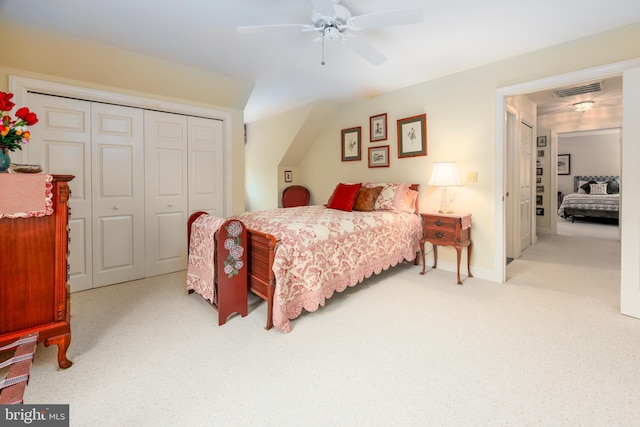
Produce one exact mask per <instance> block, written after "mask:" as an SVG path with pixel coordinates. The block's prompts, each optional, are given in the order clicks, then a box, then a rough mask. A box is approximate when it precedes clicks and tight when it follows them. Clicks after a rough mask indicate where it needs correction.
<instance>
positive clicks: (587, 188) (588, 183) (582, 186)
mask: <svg viewBox="0 0 640 427" xmlns="http://www.w3.org/2000/svg"><path fill="white" fill-rule="evenodd" d="M580 183H583V184H580ZM578 184H580V187H578V193H586V194H590V193H591V184H597V182H596V181H594V180H591V181H580V182H579V183H578ZM580 190H582V191H580Z"/></svg>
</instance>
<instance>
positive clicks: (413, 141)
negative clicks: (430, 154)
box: [398, 114, 427, 157]
mask: <svg viewBox="0 0 640 427" xmlns="http://www.w3.org/2000/svg"><path fill="white" fill-rule="evenodd" d="M426 155H427V115H426V114H421V115H419V116H413V117H407V118H406V119H400V120H398V157H416V156H426Z"/></svg>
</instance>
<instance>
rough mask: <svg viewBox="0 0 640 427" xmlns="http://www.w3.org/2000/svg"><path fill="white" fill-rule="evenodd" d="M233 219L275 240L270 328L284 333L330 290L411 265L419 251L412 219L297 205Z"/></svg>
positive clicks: (417, 223) (402, 215)
mask: <svg viewBox="0 0 640 427" xmlns="http://www.w3.org/2000/svg"><path fill="white" fill-rule="evenodd" d="M235 218H237V219H239V220H241V221H242V222H244V224H245V226H246V227H247V228H248V229H250V230H256V231H261V232H263V233H267V234H271V235H272V236H274V237H275V238H276V240H278V241H279V243H278V246H277V247H276V251H275V260H274V263H273V272H274V274H275V277H276V290H275V296H274V301H273V323H274V324H275V325H276V326H278V327H279V328H280V329H281V330H282V331H283V332H289V331H291V323H290V321H289V320H290V319H295V318H296V317H298V316H299V315H300V313H301V312H302V309H303V308H304V309H305V310H307V311H315V310H317V309H318V306H320V305H324V302H325V300H326V299H327V298H330V297H331V296H332V295H333V293H334V292H335V291H338V292H341V291H343V290H344V289H345V288H346V287H347V286H355V285H357V284H358V283H360V282H362V280H364V278H366V277H370V276H371V275H372V274H373V273H376V274H377V273H380V272H381V271H382V270H386V269H388V268H389V267H390V266H394V265H396V264H398V263H399V262H402V261H403V260H404V259H407V260H413V259H415V257H416V252H417V251H418V250H419V241H420V233H421V229H420V218H419V216H417V215H415V214H409V213H396V212H389V211H373V212H356V211H354V212H344V211H339V210H335V209H328V208H326V207H324V206H301V207H295V208H286V209H272V210H263V211H253V212H245V213H243V214H240V215H236V216H235Z"/></svg>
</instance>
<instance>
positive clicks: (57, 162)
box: [25, 93, 93, 292]
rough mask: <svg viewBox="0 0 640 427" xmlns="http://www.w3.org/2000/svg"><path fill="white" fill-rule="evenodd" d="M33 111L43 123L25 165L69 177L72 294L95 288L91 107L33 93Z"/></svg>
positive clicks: (29, 146)
mask: <svg viewBox="0 0 640 427" xmlns="http://www.w3.org/2000/svg"><path fill="white" fill-rule="evenodd" d="M27 105H29V108H30V109H31V110H33V111H34V112H35V113H36V114H37V115H38V118H39V119H40V121H39V122H38V125H37V128H36V129H34V130H33V131H32V136H33V140H32V141H31V142H29V144H27V145H26V146H25V151H26V155H27V159H26V161H25V163H30V164H36V165H42V169H43V171H44V172H45V173H52V174H69V175H74V176H75V178H74V179H73V181H71V182H70V183H69V188H70V189H71V196H70V199H69V208H70V210H71V217H70V218H69V236H70V239H71V241H70V243H69V257H68V262H69V279H70V280H69V283H70V284H71V291H72V292H76V291H82V290H85V289H91V288H92V287H93V257H92V254H93V251H92V247H93V240H92V233H91V218H92V213H91V210H92V208H91V205H92V204H91V103H90V102H88V101H79V100H76V99H68V98H60V97H56V96H47V95H40V94H34V93H29V94H28V102H27Z"/></svg>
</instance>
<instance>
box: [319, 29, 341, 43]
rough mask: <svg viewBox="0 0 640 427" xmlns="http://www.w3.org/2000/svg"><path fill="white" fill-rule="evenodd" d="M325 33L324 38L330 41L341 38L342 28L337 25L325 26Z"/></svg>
mask: <svg viewBox="0 0 640 427" xmlns="http://www.w3.org/2000/svg"><path fill="white" fill-rule="evenodd" d="M323 35H324V39H325V40H328V41H333V40H339V39H340V30H338V29H337V28H336V27H325V29H324V33H323Z"/></svg>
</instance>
